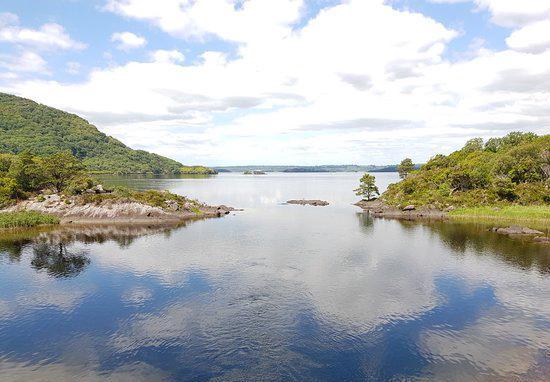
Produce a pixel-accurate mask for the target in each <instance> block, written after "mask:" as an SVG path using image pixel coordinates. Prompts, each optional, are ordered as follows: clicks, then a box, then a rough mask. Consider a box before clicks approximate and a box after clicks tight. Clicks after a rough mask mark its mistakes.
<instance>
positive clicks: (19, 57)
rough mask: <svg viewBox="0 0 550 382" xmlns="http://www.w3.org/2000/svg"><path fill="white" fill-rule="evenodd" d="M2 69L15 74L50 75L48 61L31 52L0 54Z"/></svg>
mask: <svg viewBox="0 0 550 382" xmlns="http://www.w3.org/2000/svg"><path fill="white" fill-rule="evenodd" d="M0 67H3V68H5V69H8V70H10V71H13V72H37V73H48V70H47V68H46V61H45V60H44V59H43V58H42V57H41V56H40V55H38V54H36V53H34V52H31V51H21V52H19V53H16V54H0Z"/></svg>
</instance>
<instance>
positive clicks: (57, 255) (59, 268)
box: [31, 242, 90, 277]
mask: <svg viewBox="0 0 550 382" xmlns="http://www.w3.org/2000/svg"><path fill="white" fill-rule="evenodd" d="M33 253H34V257H33V259H32V260H31V266H32V267H33V268H34V269H36V270H45V271H46V272H47V273H48V274H49V275H50V276H53V277H74V276H76V275H78V274H79V273H80V272H82V271H83V270H84V269H85V268H86V267H87V266H88V265H89V264H90V259H89V258H88V256H87V253H86V252H85V251H80V252H76V253H73V252H70V251H68V250H67V246H66V244H65V243H63V242H59V243H57V244H49V243H38V244H34V245H33Z"/></svg>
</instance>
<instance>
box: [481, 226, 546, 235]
mask: <svg viewBox="0 0 550 382" xmlns="http://www.w3.org/2000/svg"><path fill="white" fill-rule="evenodd" d="M492 231H494V232H496V233H500V234H503V235H542V234H543V232H541V231H537V230H535V229H531V228H528V227H520V226H516V225H513V226H510V227H506V228H497V227H494V228H493V229H492Z"/></svg>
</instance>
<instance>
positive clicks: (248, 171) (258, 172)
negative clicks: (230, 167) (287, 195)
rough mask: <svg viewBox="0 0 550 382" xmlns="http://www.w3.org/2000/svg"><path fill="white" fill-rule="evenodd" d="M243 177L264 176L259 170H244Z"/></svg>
mask: <svg viewBox="0 0 550 382" xmlns="http://www.w3.org/2000/svg"><path fill="white" fill-rule="evenodd" d="M243 174H244V175H266V173H265V172H264V171H260V170H246V171H245V172H243Z"/></svg>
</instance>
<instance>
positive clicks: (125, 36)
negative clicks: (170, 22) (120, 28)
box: [111, 32, 147, 50]
mask: <svg viewBox="0 0 550 382" xmlns="http://www.w3.org/2000/svg"><path fill="white" fill-rule="evenodd" d="M111 41H112V42H118V45H117V48H118V49H121V50H131V49H136V48H141V47H143V46H145V45H146V44H147V40H146V39H145V38H143V37H141V36H138V35H136V34H134V33H132V32H116V33H113V34H112V35H111Z"/></svg>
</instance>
